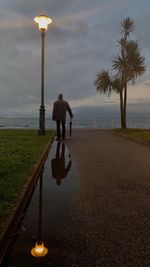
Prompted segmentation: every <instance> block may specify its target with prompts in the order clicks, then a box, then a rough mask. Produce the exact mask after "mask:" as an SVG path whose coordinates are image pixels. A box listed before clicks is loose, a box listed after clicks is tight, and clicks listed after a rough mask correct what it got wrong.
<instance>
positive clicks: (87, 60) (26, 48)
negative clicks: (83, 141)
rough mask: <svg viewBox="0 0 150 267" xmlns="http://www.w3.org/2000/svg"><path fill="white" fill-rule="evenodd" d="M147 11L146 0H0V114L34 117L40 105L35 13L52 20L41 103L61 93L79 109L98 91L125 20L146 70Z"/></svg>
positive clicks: (149, 41) (149, 59)
mask: <svg viewBox="0 0 150 267" xmlns="http://www.w3.org/2000/svg"><path fill="white" fill-rule="evenodd" d="M149 9H150V2H149V1H148V0H145V5H144V6H143V2H142V1H141V0H132V6H131V1H129V0H127V1H123V0H113V1H112V0H107V1H106V0H92V1H91V0H82V1H81V0H50V1H48V0H42V1H39V0H30V1H29V0H26V1H20V0H13V1H12V0H7V1H6V0H5V1H4V0H1V2H0V58H1V61H0V115H1V114H2V112H3V110H5V113H6V110H7V109H8V112H7V114H8V113H9V112H10V113H13V111H14V113H15V114H18V113H19V110H20V112H24V113H25V112H28V111H30V112H31V114H32V109H33V110H34V111H35V109H36V108H37V106H39V102H40V52H41V50H40V48H41V47H40V45H41V44H40V32H39V30H38V26H37V25H36V24H35V23H34V21H33V17H34V16H35V15H37V14H41V13H45V14H47V15H49V16H51V17H52V19H53V23H52V24H51V25H50V26H49V29H48V31H47V32H46V47H45V102H46V103H47V104H48V103H49V102H51V103H52V102H53V100H54V99H55V98H56V97H57V94H58V93H59V92H60V90H62V91H63V93H64V95H65V96H66V97H67V98H68V99H70V100H73V101H79V100H81V101H80V105H82V100H84V99H85V98H87V99H88V97H89V98H90V97H92V96H93V95H94V94H95V93H96V89H95V88H94V87H93V81H94V79H95V74H96V72H97V71H99V70H100V69H101V68H104V69H105V68H106V69H108V68H110V67H111V60H112V58H113V57H114V55H116V53H117V47H116V45H117V42H116V41H117V40H118V39H119V38H120V30H121V27H120V22H121V20H122V19H123V18H125V17H126V16H131V17H133V19H134V20H135V25H136V27H135V30H136V32H135V35H134V36H135V37H137V39H138V41H139V42H140V44H141V48H142V53H143V55H144V56H145V57H146V64H147V66H149V62H150V56H149V44H150V37H149V32H148V28H149V24H150V16H149V14H148V10H149ZM147 70H148V69H147ZM149 81H150V79H149V73H148V71H147V74H146V75H145V76H143V77H142V78H141V79H140V80H139V82H140V83H141V85H142V86H145V87H146V88H148V86H149V84H150V82H149ZM144 83H145V84H144ZM141 94H142V93H141ZM135 98H136V97H135ZM105 100H106V101H107V97H105ZM89 101H90V100H89ZM110 101H111V100H110ZM89 105H90V103H89ZM21 107H22V110H21Z"/></svg>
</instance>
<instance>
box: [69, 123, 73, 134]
mask: <svg viewBox="0 0 150 267" xmlns="http://www.w3.org/2000/svg"><path fill="white" fill-rule="evenodd" d="M69 125H70V129H69V134H70V137H71V134H72V121H70V123H69Z"/></svg>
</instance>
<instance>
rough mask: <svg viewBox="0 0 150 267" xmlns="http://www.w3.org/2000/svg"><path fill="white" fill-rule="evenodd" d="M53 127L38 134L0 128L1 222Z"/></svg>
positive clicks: (49, 136) (30, 171)
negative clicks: (42, 134) (41, 134)
mask: <svg viewBox="0 0 150 267" xmlns="http://www.w3.org/2000/svg"><path fill="white" fill-rule="evenodd" d="M52 134H53V132H52V131H48V132H47V133H46V135H44V136H39V135H38V134H37V131H35V130H0V222H1V221H2V219H4V217H5V216H6V215H7V213H8V212H9V209H11V208H12V207H13V206H14V203H15V201H16V199H17V196H18V194H19V192H20V190H21V188H22V186H23V184H25V183H26V181H27V177H28V176H29V175H30V174H31V173H32V170H33V168H34V165H35V164H36V163H37V162H38V160H39V158H40V156H41V154H42V152H43V151H44V148H45V147H46V145H47V144H48V143H49V141H50V140H51V138H52Z"/></svg>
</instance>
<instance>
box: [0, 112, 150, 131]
mask: <svg viewBox="0 0 150 267" xmlns="http://www.w3.org/2000/svg"><path fill="white" fill-rule="evenodd" d="M69 123H70V119H69V118H68V117H67V120H66V128H67V127H68V129H69ZM55 127H56V125H55V122H54V121H53V120H52V119H51V118H46V119H45V128H46V129H54V128H55ZM127 127H128V128H150V114H128V115H127ZM38 128H39V118H15V117H1V118H0V129H38ZM72 128H91V129H92V128H101V129H111V128H120V115H119V114H86V115H85V114H75V115H74V118H73V120H72Z"/></svg>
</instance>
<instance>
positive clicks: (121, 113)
mask: <svg viewBox="0 0 150 267" xmlns="http://www.w3.org/2000/svg"><path fill="white" fill-rule="evenodd" d="M119 94H120V119H121V129H123V128H124V127H123V126H124V124H123V121H124V120H123V117H124V116H123V115H124V114H123V94H122V91H120V93H119Z"/></svg>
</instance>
